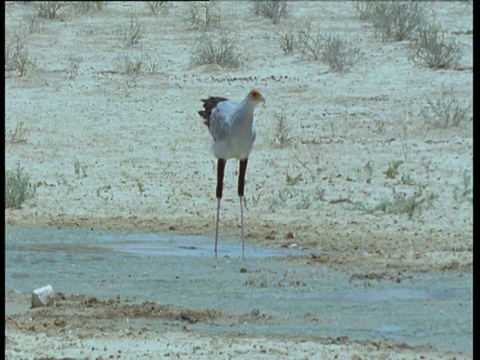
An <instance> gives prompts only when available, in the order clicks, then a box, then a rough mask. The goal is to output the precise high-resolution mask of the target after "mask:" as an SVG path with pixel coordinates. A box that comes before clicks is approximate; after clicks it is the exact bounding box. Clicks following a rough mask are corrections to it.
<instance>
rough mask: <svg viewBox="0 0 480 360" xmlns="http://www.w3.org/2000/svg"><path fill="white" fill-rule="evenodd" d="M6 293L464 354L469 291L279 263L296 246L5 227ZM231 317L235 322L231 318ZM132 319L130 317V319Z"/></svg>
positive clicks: (439, 276)
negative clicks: (198, 313)
mask: <svg viewBox="0 0 480 360" xmlns="http://www.w3.org/2000/svg"><path fill="white" fill-rule="evenodd" d="M5 250H6V252H5V263H6V269H5V290H6V291H9V290H19V291H21V292H25V293H30V292H31V291H32V290H33V289H34V288H36V287H40V286H43V285H46V284H51V285H52V286H53V288H54V289H55V290H56V291H61V292H63V293H65V294H85V295H87V296H91V297H93V296H95V297H99V298H114V297H117V296H121V297H122V298H128V299H135V301H139V302H143V301H147V300H149V301H155V302H157V303H159V304H173V305H177V306H181V307H185V308H189V309H198V310H206V309H215V310H219V311H221V312H222V314H224V315H225V316H224V318H223V319H216V320H213V321H211V322H208V323H204V322H202V323H198V324H195V325H192V326H195V327H196V329H197V330H198V331H204V332H208V333H216V334H222V333H242V334H252V335H264V336H277V335H291V336H320V337H332V338H336V337H339V336H348V337H349V338H350V339H358V340H365V339H392V340H395V341H398V342H405V343H407V344H408V345H411V346H415V345H428V344H430V345H432V346H434V347H436V348H438V349H441V350H452V351H463V352H466V353H472V348H473V345H472V334H473V330H472V328H473V323H472V321H473V320H472V319H473V315H472V308H473V300H472V294H473V287H472V275H471V274H466V273H407V272H404V273H402V280H401V281H398V282H397V281H392V280H391V279H389V278H388V277H385V278H383V279H380V280H369V281H366V280H364V279H363V280H362V279H361V277H355V276H352V274H346V273H342V272H338V271H333V270H331V269H328V268H326V267H319V266H305V265H303V262H302V261H298V263H296V262H295V261H292V260H289V261H288V262H287V261H285V258H286V256H295V255H304V254H306V253H305V252H302V251H300V250H297V249H270V248H262V247H259V246H255V245H253V244H251V243H249V242H247V244H246V258H245V259H244V260H242V258H241V242H240V241H239V239H236V240H235V241H233V240H228V239H222V240H221V241H220V244H219V256H218V257H217V258H215V257H214V254H213V238H211V237H194V236H179V235H174V234H163V235H162V234H147V233H122V232H108V231H88V230H71V229H56V228H14V227H7V228H6V243H5ZM232 319H235V320H232ZM131 323H132V324H134V323H135V320H133V319H132V320H131ZM152 326H160V325H158V324H157V325H155V324H154V325H152Z"/></svg>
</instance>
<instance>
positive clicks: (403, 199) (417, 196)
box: [355, 187, 438, 218]
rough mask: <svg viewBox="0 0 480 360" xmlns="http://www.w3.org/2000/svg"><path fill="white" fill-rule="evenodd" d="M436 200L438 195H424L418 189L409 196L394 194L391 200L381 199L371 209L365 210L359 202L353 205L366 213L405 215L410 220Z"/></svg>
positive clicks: (429, 193)
mask: <svg viewBox="0 0 480 360" xmlns="http://www.w3.org/2000/svg"><path fill="white" fill-rule="evenodd" d="M436 198H438V195H436V194H434V193H433V192H427V193H426V194H425V195H424V194H423V191H422V189H421V188H420V187H419V188H418V189H417V191H415V192H414V193H413V194H411V195H407V194H394V195H393V198H391V199H389V198H383V199H382V200H380V201H379V202H378V203H377V205H375V206H373V207H372V208H366V207H365V206H364V205H362V204H361V203H359V202H356V203H355V207H356V208H357V209H360V210H364V211H365V212H367V213H374V212H377V211H382V212H384V213H386V214H407V215H408V217H409V218H412V216H413V214H414V213H421V212H422V210H424V209H428V208H429V207H430V206H432V204H433V201H434V200H435V199H436Z"/></svg>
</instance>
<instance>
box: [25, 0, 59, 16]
mask: <svg viewBox="0 0 480 360" xmlns="http://www.w3.org/2000/svg"><path fill="white" fill-rule="evenodd" d="M32 5H33V8H34V9H35V10H37V13H38V16H39V17H41V18H43V19H55V18H57V17H58V10H60V8H61V7H62V6H63V5H64V2H63V1H34V2H33V4H32Z"/></svg>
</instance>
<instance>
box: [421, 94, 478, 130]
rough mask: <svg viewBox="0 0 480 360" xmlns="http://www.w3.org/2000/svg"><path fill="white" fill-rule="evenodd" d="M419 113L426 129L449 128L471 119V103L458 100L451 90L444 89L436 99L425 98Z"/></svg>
mask: <svg viewBox="0 0 480 360" xmlns="http://www.w3.org/2000/svg"><path fill="white" fill-rule="evenodd" d="M421 113H422V116H423V120H424V125H425V127H426V128H427V129H438V128H440V129H449V128H452V127H459V126H462V124H464V123H468V122H471V121H473V114H472V106H471V104H470V105H469V104H465V103H462V102H460V101H459V100H458V98H457V97H455V95H454V94H453V91H446V90H445V89H442V90H441V92H440V94H439V96H438V97H437V98H436V99H434V100H432V99H426V105H425V106H423V107H422V109H421Z"/></svg>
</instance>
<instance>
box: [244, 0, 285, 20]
mask: <svg viewBox="0 0 480 360" xmlns="http://www.w3.org/2000/svg"><path fill="white" fill-rule="evenodd" d="M252 7H253V12H254V13H255V15H261V16H264V17H266V18H268V19H272V22H273V23H274V24H278V23H279V22H280V19H281V18H285V17H287V16H288V3H287V1H285V0H269V1H258V0H257V1H254V2H253V5H252Z"/></svg>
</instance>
